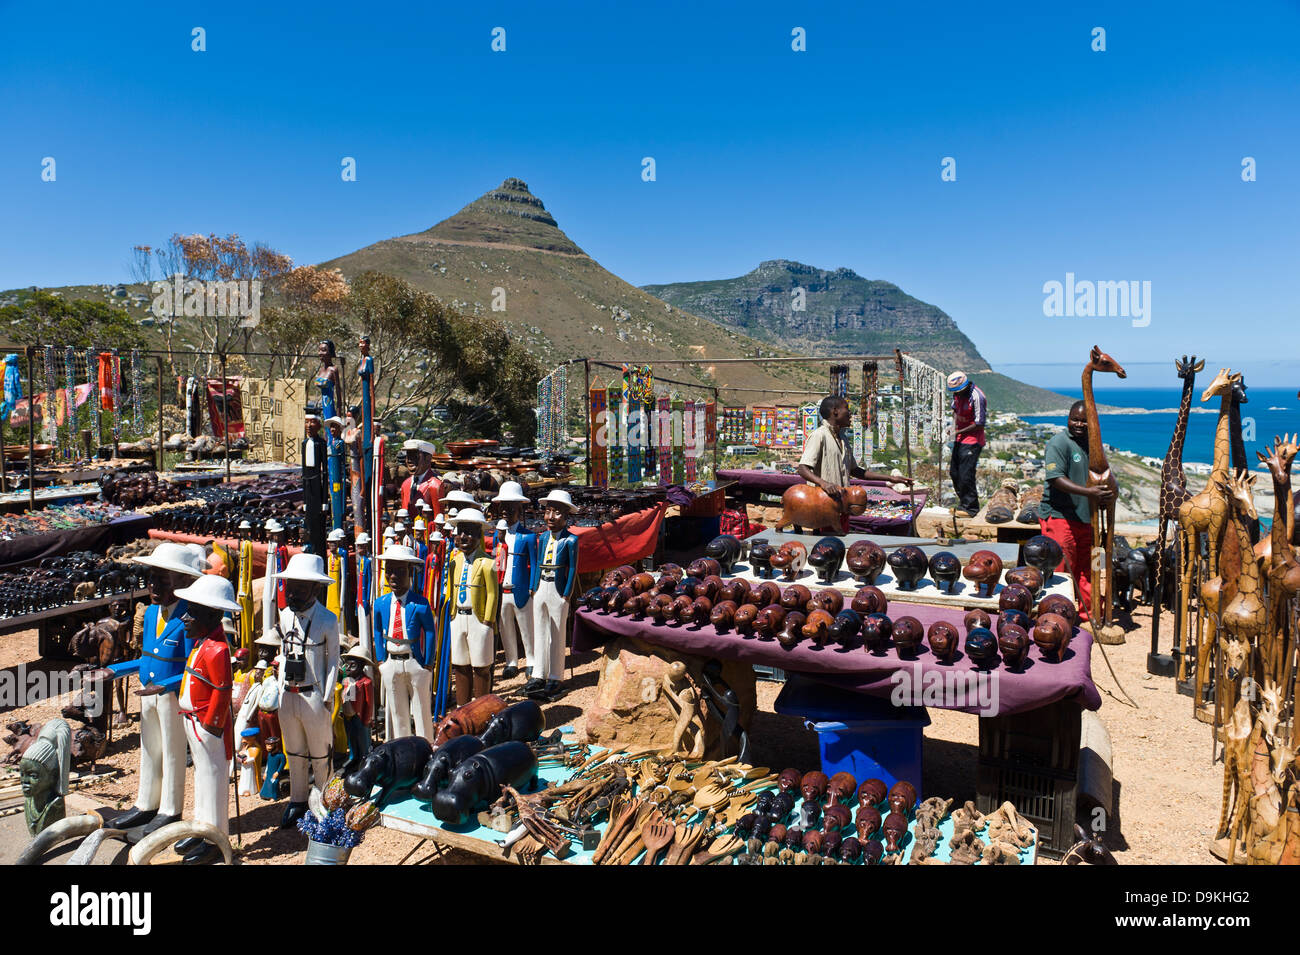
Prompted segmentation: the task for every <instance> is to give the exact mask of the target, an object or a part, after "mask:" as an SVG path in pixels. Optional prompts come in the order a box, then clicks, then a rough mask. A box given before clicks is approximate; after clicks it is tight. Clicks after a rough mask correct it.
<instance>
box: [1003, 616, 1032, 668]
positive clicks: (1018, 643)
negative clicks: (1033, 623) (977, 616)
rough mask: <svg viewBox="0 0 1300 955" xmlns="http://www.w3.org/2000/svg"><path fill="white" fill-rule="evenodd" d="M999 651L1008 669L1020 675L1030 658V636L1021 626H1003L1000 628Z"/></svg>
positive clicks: (1009, 624) (1010, 624)
mask: <svg viewBox="0 0 1300 955" xmlns="http://www.w3.org/2000/svg"><path fill="white" fill-rule="evenodd" d="M998 649H999V650H1001V651H1002V662H1003V664H1004V665H1005V666H1006V668H1007V669H1008V670H1010V671H1012V672H1013V673H1019V672H1020V671H1021V669H1023V668H1024V665H1025V660H1027V659H1028V658H1029V634H1028V633H1026V632H1025V628H1024V627H1022V626H1020V625H1019V624H1014V623H1008V624H1003V625H1001V626H999V627H998Z"/></svg>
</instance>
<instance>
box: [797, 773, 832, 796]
mask: <svg viewBox="0 0 1300 955" xmlns="http://www.w3.org/2000/svg"><path fill="white" fill-rule="evenodd" d="M830 782H831V781H830V777H828V776H827V775H826V774H825V773H823V772H822V771H821V770H820V769H814V770H812V771H811V772H807V773H804V774H803V779H801V780H800V781H799V791H800V792H801V793H802V794H803V798H804V802H821V801H822V800H823V799H825V798H826V787H827V786H829V785H830Z"/></svg>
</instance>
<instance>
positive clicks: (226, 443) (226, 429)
mask: <svg viewBox="0 0 1300 955" xmlns="http://www.w3.org/2000/svg"><path fill="white" fill-rule="evenodd" d="M221 432H222V434H224V435H225V438H224V440H222V442H221V446H222V447H223V448H224V449H225V451H226V483H227V484H229V483H230V415H229V414H228V409H227V407H226V353H225V352H222V353H221Z"/></svg>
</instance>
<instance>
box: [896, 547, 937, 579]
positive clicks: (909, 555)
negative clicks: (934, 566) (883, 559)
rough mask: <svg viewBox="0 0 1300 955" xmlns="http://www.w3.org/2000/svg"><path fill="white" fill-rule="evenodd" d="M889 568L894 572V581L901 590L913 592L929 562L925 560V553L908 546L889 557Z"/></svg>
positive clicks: (917, 548)
mask: <svg viewBox="0 0 1300 955" xmlns="http://www.w3.org/2000/svg"><path fill="white" fill-rule="evenodd" d="M889 567H890V569H891V570H893V572H894V580H896V581H897V582H898V586H899V588H900V589H902V590H915V589H916V584H917V581H919V580H920V579H921V578H922V577H924V576H925V572H926V571H927V570H928V569H929V567H930V562H929V561H927V560H926V559H925V551H923V550H921V548H919V547H913V546H912V545H910V544H908V545H907V546H905V547H900V548H898V549H897V550H896V551H894V552H893V553H892V554H890V555H889Z"/></svg>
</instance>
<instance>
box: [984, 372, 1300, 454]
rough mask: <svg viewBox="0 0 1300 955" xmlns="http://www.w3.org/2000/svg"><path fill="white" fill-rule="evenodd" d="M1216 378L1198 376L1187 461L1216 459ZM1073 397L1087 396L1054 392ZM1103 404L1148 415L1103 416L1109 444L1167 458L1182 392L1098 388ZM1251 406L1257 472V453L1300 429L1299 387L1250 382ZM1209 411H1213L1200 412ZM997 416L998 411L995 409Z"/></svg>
mask: <svg viewBox="0 0 1300 955" xmlns="http://www.w3.org/2000/svg"><path fill="white" fill-rule="evenodd" d="M1213 380H1214V376H1213V375H1211V374H1209V373H1208V366H1207V370H1206V371H1205V372H1202V373H1201V374H1199V375H1197V376H1196V391H1195V393H1194V394H1193V395H1192V413H1191V415H1189V416H1188V420H1187V442H1186V444H1184V446H1183V462H1184V463H1186V464H1193V463H1204V464H1209V463H1211V462H1212V461H1213V460H1214V428H1215V425H1216V424H1217V423H1218V420H1219V399H1218V398H1217V397H1215V398H1211V399H1210V400H1209V401H1207V402H1205V403H1204V404H1202V403H1201V400H1200V398H1201V392H1202V391H1204V389H1205V388H1206V387H1208V386H1209V384H1210V382H1211V381H1213ZM1053 390H1056V391H1059V392H1061V393H1062V394H1068V395H1070V396H1071V397H1072V398H1082V397H1083V392H1082V391H1080V390H1078V389H1064V388H1056V389H1053ZM1094 394H1095V397H1096V399H1097V402H1098V403H1099V404H1103V405H1113V406H1115V407H1119V408H1143V409H1146V413H1143V414H1101V415H1099V417H1100V420H1101V437H1102V441H1103V442H1105V443H1106V444H1108V445H1110V446H1112V447H1115V448H1120V449H1121V450H1124V451H1132V452H1134V453H1135V454H1141V455H1145V456H1148V457H1153V458H1163V457H1164V456H1165V453H1166V452H1167V451H1168V450H1169V440H1170V438H1172V437H1173V433H1174V423H1175V422H1176V421H1177V419H1178V401H1179V398H1180V397H1181V395H1182V389H1181V388H1125V387H1123V386H1121V387H1118V388H1097V389H1095V391H1094ZM1246 398H1247V401H1246V404H1244V405H1242V406H1241V430H1242V441H1243V443H1244V444H1245V445H1246V457H1247V458H1248V459H1249V461H1250V468H1251V470H1252V471H1254V470H1256V469H1257V467H1258V465H1259V459H1258V458H1256V457H1255V452H1256V451H1264V450H1265V449H1266V447H1268V446H1271V445H1272V443H1273V437H1274V436H1275V435H1280V434H1283V433H1287V434H1292V433H1295V432H1297V431H1300V399H1297V398H1296V389H1295V388H1252V387H1250V386H1249V381H1247V389H1246ZM1197 408H1205V409H1209V412H1210V413H1208V414H1207V413H1204V412H1198V411H1197V410H1196V409H1197ZM989 411H990V412H994V413H996V411H997V409H996V408H990V409H989ZM1024 417H1025V420H1026V421H1033V422H1050V423H1052V424H1060V425H1063V424H1065V418H1064V417H1063V416H1059V415H1046V416H1044V415H1026V416H1024Z"/></svg>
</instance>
